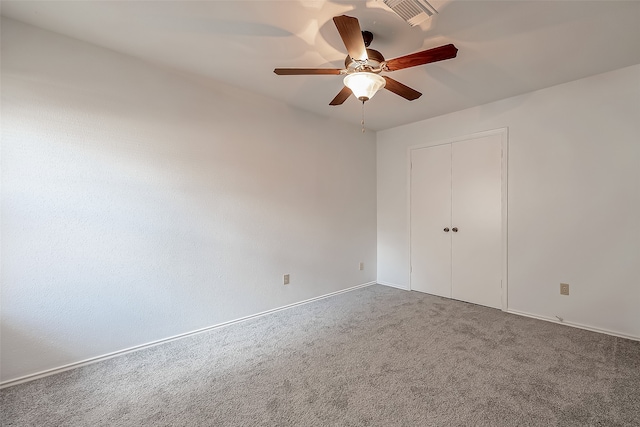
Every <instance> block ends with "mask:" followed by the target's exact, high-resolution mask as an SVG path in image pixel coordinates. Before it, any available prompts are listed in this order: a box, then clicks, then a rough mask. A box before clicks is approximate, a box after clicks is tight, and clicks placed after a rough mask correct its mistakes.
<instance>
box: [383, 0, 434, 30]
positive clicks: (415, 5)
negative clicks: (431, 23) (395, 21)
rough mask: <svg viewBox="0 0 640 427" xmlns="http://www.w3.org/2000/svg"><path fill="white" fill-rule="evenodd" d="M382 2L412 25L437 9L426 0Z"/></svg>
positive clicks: (390, 0)
mask: <svg viewBox="0 0 640 427" xmlns="http://www.w3.org/2000/svg"><path fill="white" fill-rule="evenodd" d="M383 1H384V4H386V5H387V6H389V7H390V8H391V10H393V11H394V12H395V13H397V14H398V16H399V17H400V18H402V19H404V20H405V21H407V22H408V23H409V25H411V26H412V27H415V26H416V25H418V24H420V23H421V22H424V21H426V20H427V19H429V17H431V15H433V14H436V13H438V11H437V10H436V9H435V8H434V7H433V6H431V5H430V4H429V3H428V2H427V1H426V0H383Z"/></svg>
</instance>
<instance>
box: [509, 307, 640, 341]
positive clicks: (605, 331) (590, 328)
mask: <svg viewBox="0 0 640 427" xmlns="http://www.w3.org/2000/svg"><path fill="white" fill-rule="evenodd" d="M507 313H511V314H516V315H518V316H524V317H531V318H532V319H538V320H544V321H546V322H552V323H557V324H559V325H567V326H571V327H573V328H578V329H585V330H587V331H592V332H598V333H601V334H607V335H612V336H614V337H619V338H626V339H628V340H633V341H640V337H636V336H633V335H627V334H622V333H620V332H615V331H610V330H608V329H601V328H595V327H593V326H587V325H583V324H581V323H574V322H568V321H566V320H563V321H560V320H558V319H556V318H552V317H546V316H540V315H537V314H531V313H526V312H524V311H518V310H512V309H507Z"/></svg>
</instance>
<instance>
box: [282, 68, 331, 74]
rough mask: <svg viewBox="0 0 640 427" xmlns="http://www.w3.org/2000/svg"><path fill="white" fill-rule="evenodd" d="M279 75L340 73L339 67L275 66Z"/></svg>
mask: <svg viewBox="0 0 640 427" xmlns="http://www.w3.org/2000/svg"><path fill="white" fill-rule="evenodd" d="M273 72H274V73H276V74H277V75H279V76H300V75H309V74H340V73H341V72H342V70H341V69H339V68H276V69H275V70H273Z"/></svg>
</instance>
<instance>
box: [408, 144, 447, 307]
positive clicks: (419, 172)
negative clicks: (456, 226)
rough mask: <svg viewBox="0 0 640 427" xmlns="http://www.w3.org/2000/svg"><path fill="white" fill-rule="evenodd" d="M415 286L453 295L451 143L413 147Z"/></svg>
mask: <svg viewBox="0 0 640 427" xmlns="http://www.w3.org/2000/svg"><path fill="white" fill-rule="evenodd" d="M411 164H412V167H411V190H410V192H411V194H410V197H411V289H413V290H417V291H422V292H427V293H430V294H434V295H440V296H444V297H448V298H451V231H449V232H445V231H444V228H445V227H448V228H451V145H450V144H447V145H440V146H435V147H428V148H421V149H416V150H412V151H411Z"/></svg>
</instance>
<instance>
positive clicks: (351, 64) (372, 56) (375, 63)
mask: <svg viewBox="0 0 640 427" xmlns="http://www.w3.org/2000/svg"><path fill="white" fill-rule="evenodd" d="M367 56H368V57H369V59H368V60H367V62H366V65H365V66H364V67H365V68H369V69H371V70H378V69H380V64H382V63H383V62H384V56H382V54H381V53H380V52H378V51H377V50H375V49H367ZM361 65H362V64H361V63H360V64H359V63H358V61H354V60H353V58H351V57H350V56H349V55H347V58H346V59H345V60H344V66H345V68H346V69H347V70H349V72H355V71H362V70H357V68H358V67H359V66H361ZM374 72H375V71H374ZM378 72H379V71H378Z"/></svg>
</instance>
